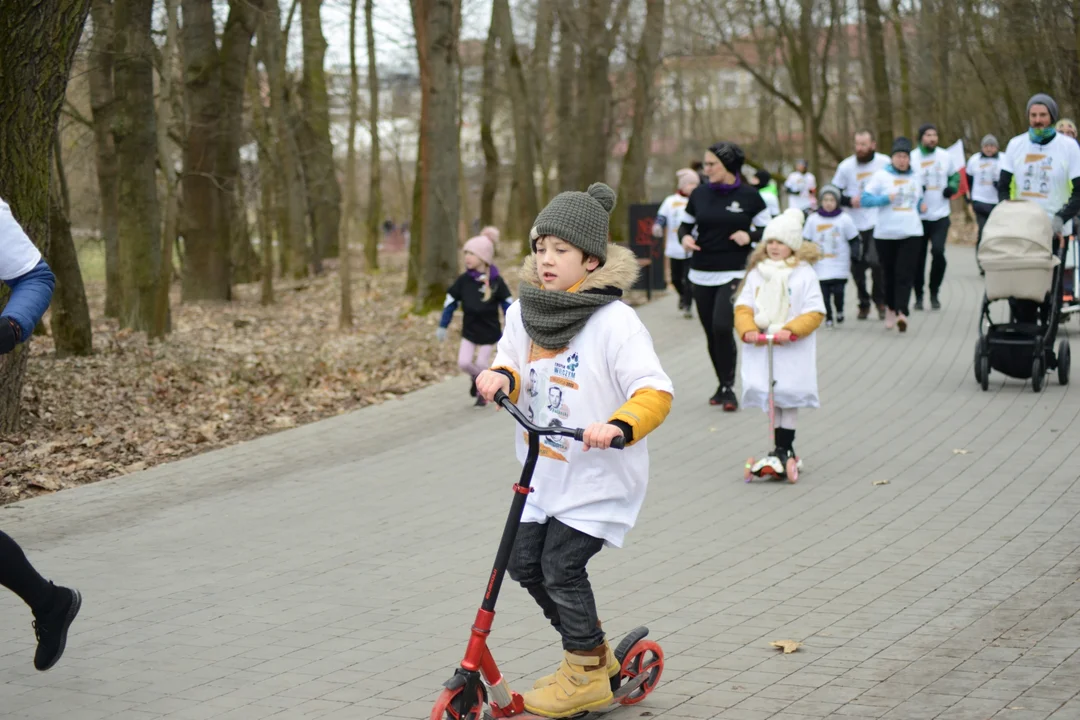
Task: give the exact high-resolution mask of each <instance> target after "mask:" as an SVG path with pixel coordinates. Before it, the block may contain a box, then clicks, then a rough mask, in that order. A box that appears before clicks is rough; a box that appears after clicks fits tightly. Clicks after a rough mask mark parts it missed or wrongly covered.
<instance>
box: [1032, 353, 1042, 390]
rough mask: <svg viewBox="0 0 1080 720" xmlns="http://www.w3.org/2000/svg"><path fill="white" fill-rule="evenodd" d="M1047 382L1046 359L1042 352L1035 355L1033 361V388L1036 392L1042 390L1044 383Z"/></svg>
mask: <svg viewBox="0 0 1080 720" xmlns="http://www.w3.org/2000/svg"><path fill="white" fill-rule="evenodd" d="M1045 382H1046V360H1045V358H1043V356H1042V353H1039V354H1038V355H1036V356H1035V359H1034V360H1032V361H1031V389H1032V390H1034V391H1035V392H1042V389H1043V384H1044V383H1045Z"/></svg>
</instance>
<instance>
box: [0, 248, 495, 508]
mask: <svg viewBox="0 0 1080 720" xmlns="http://www.w3.org/2000/svg"><path fill="white" fill-rule="evenodd" d="M354 252H355V251H354ZM403 263H404V258H403V257H401V256H390V257H387V258H384V266H385V267H386V269H385V270H384V271H383V272H381V273H378V274H375V275H365V274H364V273H363V272H362V270H361V268H360V264H359V261H354V270H353V305H354V317H355V323H354V327H353V329H352V330H350V331H347V332H342V331H340V330H339V329H338V308H339V303H340V299H339V296H340V287H339V284H338V275H337V272H336V265H335V264H333V263H327V271H326V273H325V274H324V275H323V276H321V277H313V278H310V279H308V280H304V281H298V282H285V281H277V282H276V287H275V290H276V297H275V299H276V303H275V304H274V305H272V306H269V307H263V306H262V305H260V304H259V288H258V285H257V284H252V285H239V286H237V287H236V288H235V296H236V300H235V302H232V303H229V304H216V303H199V304H180V302H179V295H178V292H179V291H178V288H176V289H174V297H173V316H172V320H173V332H172V334H171V335H170V336H169V337H168V338H167V339H166V340H165V341H163V342H156V343H148V342H147V340H146V337H145V335H143V334H140V333H131V332H127V331H121V330H118V326H117V324H116V322H115V321H112V320H108V319H105V318H104V317H103V313H102V308H103V305H104V298H103V293H104V289H103V288H102V287H101V286H100V285H99V284H95V283H91V284H90V285H89V286H88V288H87V292H88V295H89V300H90V304H91V315H92V317H93V323H94V349H95V354H94V355H93V356H91V357H86V358H67V359H62V360H58V359H56V358H55V357H54V356H53V344H52V340H51V338H48V337H43V338H35V340H34V341H33V343H32V344H31V351H32V357H31V359H30V363H29V370H28V373H27V380H26V384H25V386H24V389H23V406H22V416H21V424H22V425H21V429H20V432H19V433H18V434H17V435H14V436H9V437H0V503H8V502H14V501H16V500H20V499H23V498H26V497H30V496H33V495H36V494H40V493H43V492H49V491H54V490H59V489H62V488H66V487H70V486H73V485H80V484H84V483H89V482H94V481H96V480H101V479H104V478H108V477H113V476H116V475H121V474H126V473H131V472H136V471H138V470H142V469H144V468H147V467H150V466H153V465H156V464H158V463H162V462H167V461H169V460H174V459H177V458H182V457H185V456H188V455H193V454H195V453H200V452H205V451H207V450H211V449H214V448H220V447H224V446H226V445H230V444H233V443H236V442H239V441H242V440H247V439H250V438H254V437H257V436H260V435H265V434H267V433H272V432H275V431H279V430H282V429H285V428H290V427H293V426H296V425H302V424H304V423H309V422H313V421H315V420H319V419H321V418H325V417H329V416H332V415H336V414H340V413H343V412H347V411H349V410H353V409H355V408H358V407H362V406H365V405H371V404H375V403H381V402H383V401H385V400H387V399H390V398H393V397H395V396H398V395H401V394H403V393H407V392H409V391H411V390H415V389H417V388H420V387H423V386H425V385H430V384H432V383H435V382H439V381H441V380H443V379H445V378H447V377H451V376H454V375H456V374H458V370H457V367H456V357H457V340H456V338H455V336H454V333H453V330H454V329H456V328H459V327H460V323H461V319H460V313H459V314H458V315H457V317H456V318H455V322H454V324H453V325H452V326H451V328H452V333H451V337H450V339H448V340H447V342H446V343H444V344H440V343H438V342H436V341H435V340H434V333H435V327H436V325H437V323H438V314H437V313H432V314H431V315H428V316H417V315H413V314H410V312H409V311H410V309H411V304H410V301H409V299H408V298H406V297H405V296H404V295H403V289H404V284H405V275H404V271H403V267H404V265H403ZM500 264H501V265H502V266H504V267H506V270H505V271H504V274H505V275H508V276H510V277H508V280H510V283H511V287H513V288H516V282H515V280H514V277H513V276H514V275H515V274H516V273H515V272H514V269H513V267H512V266H513V265H514V264H515V263H514V261H513V260H510V259H504V260H501V263H500ZM466 390H467V382H466V381H465V380H464V379H462V410H463V411H467V410H468V409H469V403H470V400H469V398H468V396H467V395H466V394H465V391H466Z"/></svg>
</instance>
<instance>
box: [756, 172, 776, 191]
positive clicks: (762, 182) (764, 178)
mask: <svg viewBox="0 0 1080 720" xmlns="http://www.w3.org/2000/svg"><path fill="white" fill-rule="evenodd" d="M754 176H755V177H756V178H757V181H758V185H759V186H760V187H765V186H766V185H768V184H769V181H770V180H772V175H770V174H769V171H768V170H765V169H762V170H758V171H757V173H755V175H754Z"/></svg>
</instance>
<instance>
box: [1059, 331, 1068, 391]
mask: <svg viewBox="0 0 1080 720" xmlns="http://www.w3.org/2000/svg"><path fill="white" fill-rule="evenodd" d="M1070 355H1071V353H1070V352H1069V341H1068V340H1062V341H1061V342H1060V343H1058V367H1057V372H1058V382H1059V383H1060V384H1062V385H1068V384H1069V361H1070Z"/></svg>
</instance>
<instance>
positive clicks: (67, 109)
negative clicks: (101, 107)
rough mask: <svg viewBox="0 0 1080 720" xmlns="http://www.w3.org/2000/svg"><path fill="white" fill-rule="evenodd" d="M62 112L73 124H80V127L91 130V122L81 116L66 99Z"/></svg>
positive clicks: (92, 124)
mask: <svg viewBox="0 0 1080 720" xmlns="http://www.w3.org/2000/svg"><path fill="white" fill-rule="evenodd" d="M62 112H63V113H64V114H65V115H67V116H68V117H69V118H71V119H72V120H74V121H75V122H77V123H80V124H81V125H85V126H86V127H88V128H91V129H92V128H93V127H94V123H93V121H92V120H90V119H89V118H88V117H86V116H85V115H83V114H82V113H81V112H79V109H78V108H77V107H75V106H74V105H73V104H72V103H71V101H70V100H68V99H66V98H65V99H64V109H63V111H62Z"/></svg>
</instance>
